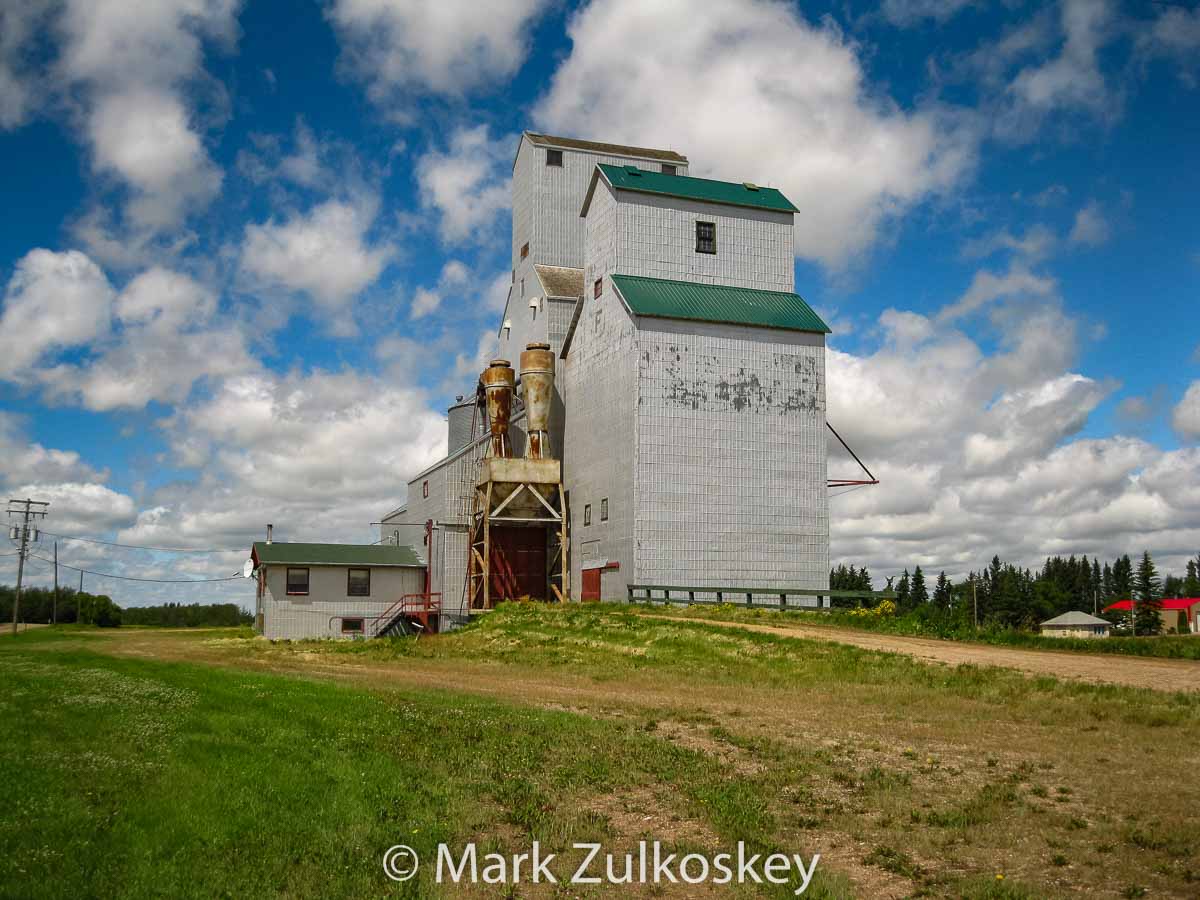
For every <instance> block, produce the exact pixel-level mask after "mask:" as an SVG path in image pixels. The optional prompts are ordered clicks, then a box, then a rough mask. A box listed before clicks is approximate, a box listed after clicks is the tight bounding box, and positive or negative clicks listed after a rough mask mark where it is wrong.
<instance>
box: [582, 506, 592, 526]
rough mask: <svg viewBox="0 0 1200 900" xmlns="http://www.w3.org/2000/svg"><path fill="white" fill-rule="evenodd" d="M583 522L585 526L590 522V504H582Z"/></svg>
mask: <svg viewBox="0 0 1200 900" xmlns="http://www.w3.org/2000/svg"><path fill="white" fill-rule="evenodd" d="M583 524H584V525H585V526H587V525H591V524H592V504H590V503H585V504H584V506H583Z"/></svg>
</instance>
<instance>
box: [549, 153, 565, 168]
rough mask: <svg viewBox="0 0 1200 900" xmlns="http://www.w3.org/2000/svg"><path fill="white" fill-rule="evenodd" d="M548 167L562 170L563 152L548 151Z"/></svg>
mask: <svg viewBox="0 0 1200 900" xmlns="http://www.w3.org/2000/svg"><path fill="white" fill-rule="evenodd" d="M546 165H548V166H558V167H559V168H560V169H561V168H562V151H561V150H547V151H546Z"/></svg>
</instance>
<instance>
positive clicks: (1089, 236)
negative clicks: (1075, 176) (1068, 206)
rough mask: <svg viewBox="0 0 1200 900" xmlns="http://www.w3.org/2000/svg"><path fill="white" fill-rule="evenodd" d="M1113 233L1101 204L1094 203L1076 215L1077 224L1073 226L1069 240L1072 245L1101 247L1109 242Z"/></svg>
mask: <svg viewBox="0 0 1200 900" xmlns="http://www.w3.org/2000/svg"><path fill="white" fill-rule="evenodd" d="M1111 233H1112V228H1111V227H1110V226H1109V224H1108V220H1107V219H1106V218H1105V217H1104V212H1103V211H1102V210H1101V209H1100V204H1098V203H1096V202H1095V201H1093V202H1091V203H1089V204H1088V205H1087V206H1085V207H1083V209H1081V210H1079V212H1077V213H1076V214H1075V224H1074V225H1072V226H1071V234H1070V236H1069V237H1068V238H1067V239H1068V240H1069V241H1070V242H1071V243H1072V244H1082V245H1083V246H1085V247H1099V246H1100V245H1101V244H1105V243H1107V242H1108V239H1109V236H1110V235H1111Z"/></svg>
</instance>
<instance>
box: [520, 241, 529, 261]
mask: <svg viewBox="0 0 1200 900" xmlns="http://www.w3.org/2000/svg"><path fill="white" fill-rule="evenodd" d="M528 255H529V241H526V242H525V243H524V244H522V245H521V259H524V258H525V257H527V256H528Z"/></svg>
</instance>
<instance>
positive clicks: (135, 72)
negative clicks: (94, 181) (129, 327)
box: [56, 0, 240, 232]
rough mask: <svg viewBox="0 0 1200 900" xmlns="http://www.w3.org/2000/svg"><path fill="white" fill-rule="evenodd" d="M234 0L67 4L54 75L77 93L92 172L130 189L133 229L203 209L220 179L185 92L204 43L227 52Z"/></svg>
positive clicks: (76, 0) (193, 81)
mask: <svg viewBox="0 0 1200 900" xmlns="http://www.w3.org/2000/svg"><path fill="white" fill-rule="evenodd" d="M239 5H240V4H239V2H238V0H167V2H161V3H153V4H149V5H146V4H130V3H126V2H124V0H68V2H67V3H66V4H65V6H64V7H63V10H62V13H61V16H60V19H59V22H58V26H59V31H60V33H61V34H62V46H61V52H60V56H59V59H58V62H57V67H56V75H57V77H58V79H59V80H60V81H61V82H62V83H63V84H64V85H66V86H67V87H68V89H70V90H76V89H77V91H78V93H79V94H80V98H81V103H80V105H81V108H82V120H83V126H84V127H83V131H84V135H85V137H86V138H87V141H88V144H89V146H90V147H91V151H92V165H93V168H94V169H95V170H96V171H97V172H98V173H101V174H105V175H111V176H113V177H114V178H115V179H116V181H117V183H118V184H120V185H122V186H123V187H125V188H127V189H128V191H129V199H130V203H129V205H128V207H127V209H126V213H127V217H128V219H129V224H130V225H131V226H132V227H133V229H134V230H135V231H138V230H141V231H150V232H153V231H156V230H160V229H163V228H167V227H170V226H173V225H175V224H177V222H178V221H179V219H180V218H181V217H182V216H183V215H185V214H186V213H187V212H189V211H191V210H193V209H195V208H198V207H200V206H203V205H204V204H205V203H206V202H207V201H208V200H210V199H211V198H212V197H213V196H214V195H215V193H216V192H217V190H218V189H219V187H220V184H221V172H220V170H219V169H218V168H217V166H216V165H215V164H214V163H213V161H212V159H211V158H210V156H209V154H208V151H207V150H206V149H205V147H204V144H203V139H202V134H203V130H204V129H203V128H202V126H201V124H200V123H199V122H198V121H197V115H196V113H195V111H194V110H193V109H192V108H191V107H190V106H189V102H188V92H187V91H186V88H188V87H189V86H195V85H197V84H204V85H206V86H208V87H209V88H211V83H209V82H205V81H204V72H203V67H202V63H203V55H204V42H205V41H206V40H207V41H213V42H217V43H224V44H226V45H231V44H232V43H233V41H234V39H235V37H236V31H237V26H236V12H237V8H238V6H239Z"/></svg>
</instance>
